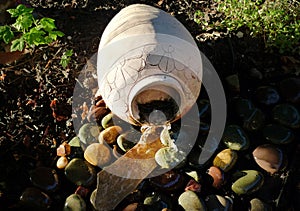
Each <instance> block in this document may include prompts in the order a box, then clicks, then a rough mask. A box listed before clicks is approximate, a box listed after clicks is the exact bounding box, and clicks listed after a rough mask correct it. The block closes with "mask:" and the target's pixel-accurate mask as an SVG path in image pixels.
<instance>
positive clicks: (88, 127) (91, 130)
mask: <svg viewBox="0 0 300 211" xmlns="http://www.w3.org/2000/svg"><path fill="white" fill-rule="evenodd" d="M100 130H101V128H100V127H99V126H97V125H96V124H93V123H86V124H84V125H82V126H81V128H80V129H79V131H78V137H79V139H80V146H81V147H82V149H83V150H85V149H86V148H87V146H89V145H90V144H92V143H98V136H99V134H100Z"/></svg>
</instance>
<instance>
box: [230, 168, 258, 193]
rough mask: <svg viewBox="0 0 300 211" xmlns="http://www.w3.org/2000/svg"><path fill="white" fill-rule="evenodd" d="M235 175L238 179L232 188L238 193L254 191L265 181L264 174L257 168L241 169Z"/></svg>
mask: <svg viewBox="0 0 300 211" xmlns="http://www.w3.org/2000/svg"><path fill="white" fill-rule="evenodd" d="M233 177H238V179H237V180H236V181H235V182H234V183H233V184H232V186H231V189H232V190H233V191H234V192H235V193H236V194H238V195H242V194H251V193H254V192H255V191H257V190H259V188H260V187H261V186H262V185H263V183H264V177H263V174H262V173H260V172H258V171H255V170H244V171H240V172H238V173H235V174H234V175H233Z"/></svg>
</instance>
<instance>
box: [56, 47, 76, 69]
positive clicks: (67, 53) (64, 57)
mask: <svg viewBox="0 0 300 211" xmlns="http://www.w3.org/2000/svg"><path fill="white" fill-rule="evenodd" d="M72 55H73V49H71V50H67V51H65V52H64V53H63V55H62V56H61V59H60V62H59V63H60V65H61V66H63V68H66V67H67V66H68V64H69V62H70V60H71V58H70V57H71V56H72Z"/></svg>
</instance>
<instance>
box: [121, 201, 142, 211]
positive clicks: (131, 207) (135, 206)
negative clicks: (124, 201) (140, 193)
mask: <svg viewBox="0 0 300 211" xmlns="http://www.w3.org/2000/svg"><path fill="white" fill-rule="evenodd" d="M138 205H139V203H137V202H134V203H131V204H128V205H127V206H126V207H125V208H124V209H123V210H122V211H136V210H137V209H138Z"/></svg>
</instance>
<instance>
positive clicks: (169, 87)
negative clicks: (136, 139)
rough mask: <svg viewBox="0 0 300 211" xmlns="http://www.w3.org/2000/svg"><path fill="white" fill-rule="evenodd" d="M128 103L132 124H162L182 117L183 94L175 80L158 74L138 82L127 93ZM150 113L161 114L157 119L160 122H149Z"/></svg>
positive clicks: (155, 120)
mask: <svg viewBox="0 0 300 211" xmlns="http://www.w3.org/2000/svg"><path fill="white" fill-rule="evenodd" d="M128 102H129V113H130V121H132V122H133V123H134V124H139V125H143V124H164V123H166V122H173V121H175V120H177V119H178V118H180V116H181V115H182V113H183V108H182V107H183V105H184V92H183V89H182V86H181V85H180V83H179V82H178V81H177V80H176V79H175V78H173V77H172V76H169V75H159V74H158V75H153V76H150V77H146V78H144V79H141V80H140V81H138V82H137V83H136V84H135V85H134V86H133V87H132V89H131V90H130V92H129V96H128ZM152 112H156V113H159V114H161V115H160V117H157V118H160V120H158V119H153V118H152V120H151V117H150V116H151V115H152V114H154V113H152ZM152 116H153V115H152ZM163 121H164V122H163Z"/></svg>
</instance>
